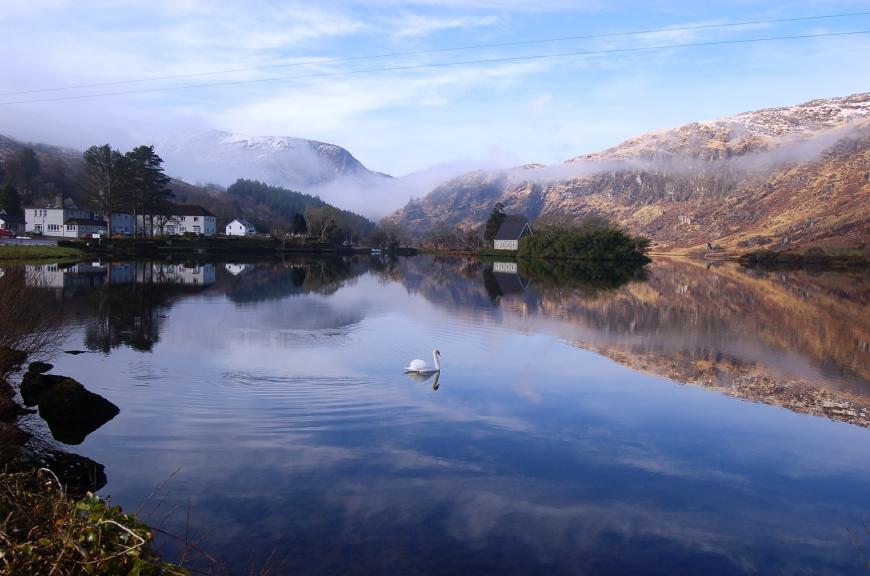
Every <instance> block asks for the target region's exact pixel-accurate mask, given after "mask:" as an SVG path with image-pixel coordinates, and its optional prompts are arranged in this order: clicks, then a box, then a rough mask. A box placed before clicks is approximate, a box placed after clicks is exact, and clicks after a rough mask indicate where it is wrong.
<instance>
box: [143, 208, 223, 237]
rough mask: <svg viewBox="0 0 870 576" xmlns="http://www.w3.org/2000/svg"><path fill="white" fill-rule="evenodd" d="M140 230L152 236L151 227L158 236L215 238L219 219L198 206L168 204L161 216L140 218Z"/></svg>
mask: <svg viewBox="0 0 870 576" xmlns="http://www.w3.org/2000/svg"><path fill="white" fill-rule="evenodd" d="M137 221H138V224H139V230H145V231H146V233H147V234H151V226H152V224H153V226H154V232H155V233H156V234H155V235H157V236H163V235H166V236H181V235H183V234H187V233H192V234H202V235H203V236H214V235H215V232H216V231H217V217H216V216H215V215H214V214H212V213H211V212H209V211H208V210H206V209H205V208H203V207H202V206H199V205H197V204H168V205H167V206H166V208H164V209H163V210H162V211H161V213H160V214H154V215H152V216H145V217H142V216H138V217H137Z"/></svg>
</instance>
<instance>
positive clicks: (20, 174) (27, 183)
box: [6, 147, 39, 204]
mask: <svg viewBox="0 0 870 576" xmlns="http://www.w3.org/2000/svg"><path fill="white" fill-rule="evenodd" d="M38 176H39V158H37V157H36V151H34V150H33V148H30V147H26V148H22V149H21V151H19V152H18V154H17V155H16V156H15V157H14V158H13V159H12V160H10V161H9V162H8V163H7V165H6V182H7V183H8V184H12V185H13V186H15V187H16V188H17V189H18V191H19V193H20V194H21V195H22V197H23V198H24V201H25V202H26V203H28V204H30V203H32V202H33V195H34V194H33V193H34V185H35V183H36V179H37V177H38Z"/></svg>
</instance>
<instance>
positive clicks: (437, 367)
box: [432, 352, 441, 372]
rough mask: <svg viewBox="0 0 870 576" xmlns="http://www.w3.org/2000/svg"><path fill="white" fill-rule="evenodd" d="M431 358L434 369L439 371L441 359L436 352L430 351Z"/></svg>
mask: <svg viewBox="0 0 870 576" xmlns="http://www.w3.org/2000/svg"><path fill="white" fill-rule="evenodd" d="M432 358H433V359H434V360H435V369H436V370H438V371H439V372H440V371H441V360H439V359H438V354H436V353H434V352H432Z"/></svg>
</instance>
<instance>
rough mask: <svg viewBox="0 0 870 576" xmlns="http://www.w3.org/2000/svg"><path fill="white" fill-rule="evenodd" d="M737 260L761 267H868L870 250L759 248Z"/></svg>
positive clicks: (749, 265) (747, 264) (743, 263)
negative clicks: (835, 250)
mask: <svg viewBox="0 0 870 576" xmlns="http://www.w3.org/2000/svg"><path fill="white" fill-rule="evenodd" d="M737 261H738V262H739V263H740V264H742V265H744V266H748V267H760V268H777V267H784V268H868V267H870V252H868V251H866V250H864V251H860V250H853V251H850V252H838V253H829V252H826V251H825V250H824V249H823V248H818V247H813V248H810V249H808V250H806V251H804V252H788V251H784V252H776V251H773V250H758V251H755V252H749V253H747V254H743V255H741V256H740V257H738V258H737Z"/></svg>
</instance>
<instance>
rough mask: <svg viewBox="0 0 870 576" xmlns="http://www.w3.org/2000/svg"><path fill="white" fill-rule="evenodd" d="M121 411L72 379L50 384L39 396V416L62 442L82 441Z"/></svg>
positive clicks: (75, 442)
mask: <svg viewBox="0 0 870 576" xmlns="http://www.w3.org/2000/svg"><path fill="white" fill-rule="evenodd" d="M120 411H121V410H120V409H119V408H118V407H117V406H115V405H114V404H112V403H111V402H109V401H108V400H106V399H105V398H103V397H102V396H100V395H99V394H94V393H93V392H90V391H89V390H87V389H86V388H85V387H84V386H82V385H81V384H79V383H78V382H76V381H75V380H73V379H72V378H67V379H65V380H63V381H62V382H59V383H57V384H55V385H53V386H51V387H50V388H49V389H48V390H47V391H46V392H44V393H43V394H42V396H41V397H40V399H39V415H40V416H42V418H43V419H44V420H45V421H46V423H48V429H49V430H51V435H52V436H54V438H55V440H57V441H59V442H63V443H64V444H81V443H82V442H83V441H84V439H85V438H86V437H87V435H88V434H90V433H91V432H93V431H94V430H97V429H98V428H100V427H101V426H102V425H103V424H105V423H106V422H108V421H109V420H111V419H112V418H114V417H115V416H117V415H118V413H119V412H120Z"/></svg>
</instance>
